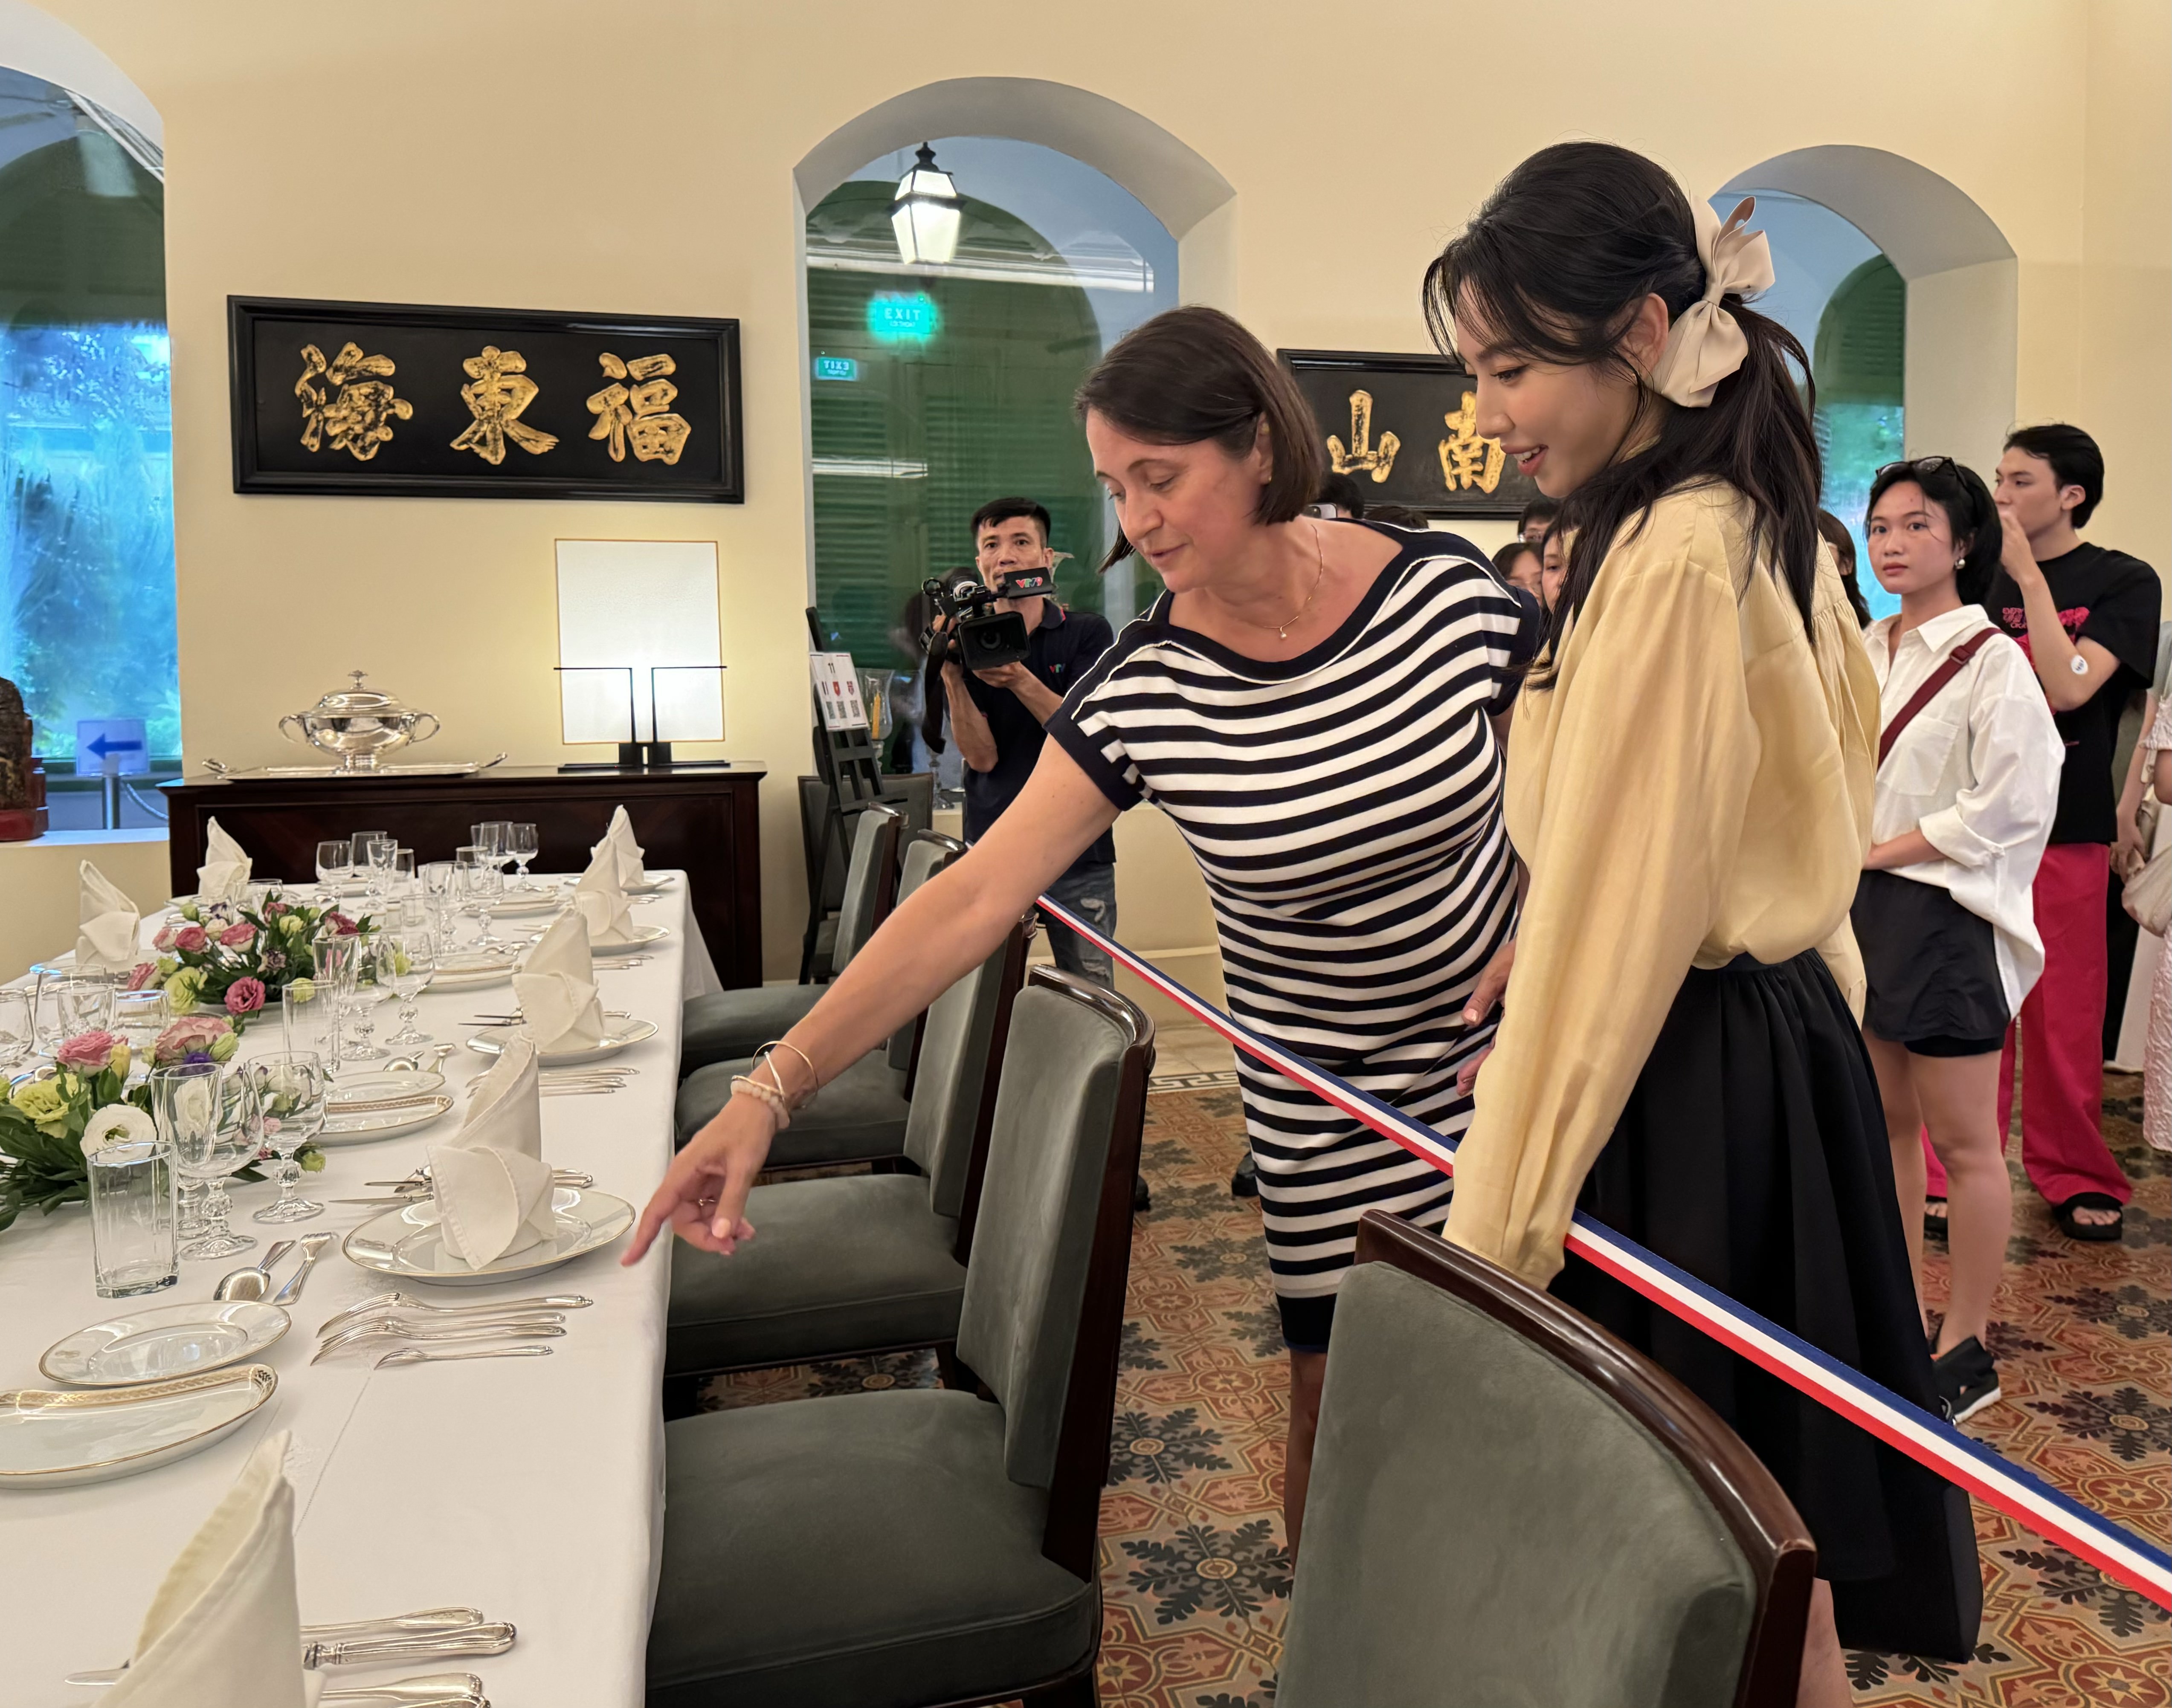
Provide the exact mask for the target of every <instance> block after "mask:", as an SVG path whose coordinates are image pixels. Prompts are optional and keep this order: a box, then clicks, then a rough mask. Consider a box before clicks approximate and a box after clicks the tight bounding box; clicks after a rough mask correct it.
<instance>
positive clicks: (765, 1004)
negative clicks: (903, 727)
mask: <svg viewBox="0 0 2172 1708" xmlns="http://www.w3.org/2000/svg"><path fill="white" fill-rule="evenodd" d="M903 822H904V821H903V819H901V817H900V816H899V814H897V813H896V812H895V811H893V810H892V809H891V808H888V807H884V806H868V807H863V808H861V810H860V817H859V822H858V824H855V825H854V826H853V830H852V864H851V866H850V867H848V868H847V872H846V874H845V906H844V911H843V913H842V914H841V915H840V916H839V917H838V922H837V937H836V948H835V950H834V951H833V953H832V959H834V960H835V962H836V965H837V967H838V968H839V969H842V968H843V967H844V965H845V964H846V963H847V961H849V960H851V959H852V956H853V955H854V954H855V953H858V949H859V947H860V945H861V944H862V943H865V942H866V941H867V940H868V938H869V937H873V936H874V933H875V927H877V926H879V925H880V924H881V923H882V922H883V920H884V916H886V915H888V913H889V912H890V898H891V897H892V895H893V894H895V892H896V888H897V839H898V834H899V827H900V826H901V824H902V823H903ZM821 994H822V987H821V986H820V985H761V986H755V988H754V989H752V990H740V991H712V993H711V994H709V995H708V996H690V997H688V998H687V999H686V1003H685V1008H684V1010H683V1011H682V1012H683V1020H682V1023H681V1025H680V1039H679V1072H680V1077H682V1078H683V1077H685V1076H686V1075H687V1074H690V1073H691V1072H693V1071H694V1070H695V1069H696V1068H697V1067H707V1066H708V1065H709V1064H710V1063H711V1062H712V1061H732V1060H734V1059H735V1058H737V1057H740V1056H747V1055H753V1054H754V1052H755V1050H759V1049H761V1046H762V1045H765V1044H766V1043H768V1042H769V1040H770V1039H772V1038H781V1037H782V1036H783V1035H784V1034H785V1033H787V1032H788V1031H789V1030H790V1029H792V1027H793V1024H794V1023H796V1022H797V1021H798V1019H799V1018H800V1017H801V1016H802V1015H804V1014H805V1013H806V1012H807V1011H808V1010H809V1008H811V1007H814V1006H815V1002H816V1000H817V999H818V998H819V997H820V996H821Z"/></svg>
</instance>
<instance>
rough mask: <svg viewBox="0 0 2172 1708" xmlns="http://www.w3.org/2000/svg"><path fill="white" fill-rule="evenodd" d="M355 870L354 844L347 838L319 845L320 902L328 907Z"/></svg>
mask: <svg viewBox="0 0 2172 1708" xmlns="http://www.w3.org/2000/svg"><path fill="white" fill-rule="evenodd" d="M353 869H354V843H353V841H352V839H350V838H348V837H346V836H337V837H334V838H333V839H331V841H325V842H320V843H318V844H317V884H318V886H319V888H320V891H321V894H320V898H319V899H320V900H321V901H322V902H323V903H324V905H325V906H327V907H329V906H331V904H332V902H333V900H335V899H336V897H337V896H338V894H339V887H340V885H341V884H344V883H346V882H347V874H348V873H350V872H352V870H353Z"/></svg>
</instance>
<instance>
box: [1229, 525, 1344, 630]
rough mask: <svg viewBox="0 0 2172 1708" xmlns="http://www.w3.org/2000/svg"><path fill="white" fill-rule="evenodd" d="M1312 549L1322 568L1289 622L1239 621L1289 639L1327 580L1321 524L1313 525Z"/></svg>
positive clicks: (1246, 619) (1325, 551) (1241, 618)
mask: <svg viewBox="0 0 2172 1708" xmlns="http://www.w3.org/2000/svg"><path fill="white" fill-rule="evenodd" d="M1312 549H1313V551H1314V552H1315V553H1317V554H1318V556H1319V558H1320V567H1319V568H1318V569H1316V570H1314V572H1313V576H1312V591H1311V592H1310V593H1309V594H1306V595H1305V596H1304V604H1301V605H1299V606H1298V608H1297V609H1296V610H1293V611H1292V612H1291V613H1290V615H1289V620H1288V622H1285V623H1280V624H1277V623H1263V622H1261V621H1259V620H1256V619H1255V618H1252V617H1239V621H1240V622H1245V623H1250V625H1251V626H1253V627H1254V628H1255V629H1272V630H1273V631H1275V638H1276V639H1277V640H1278V641H1287V640H1288V639H1289V631H1291V630H1292V629H1293V628H1295V627H1296V626H1298V623H1299V622H1301V621H1302V620H1304V614H1305V613H1306V612H1307V611H1309V610H1311V609H1312V602H1313V601H1314V599H1318V598H1319V597H1320V583H1322V582H1324V581H1325V580H1326V579H1327V548H1326V547H1325V545H1322V544H1321V543H1320V524H1318V523H1317V522H1315V523H1314V524H1312Z"/></svg>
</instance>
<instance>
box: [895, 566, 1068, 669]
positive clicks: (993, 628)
mask: <svg viewBox="0 0 2172 1708" xmlns="http://www.w3.org/2000/svg"><path fill="white" fill-rule="evenodd" d="M920 590H921V591H922V593H924V594H927V597H928V599H930V600H932V601H933V604H934V606H935V609H936V610H938V611H940V612H941V613H942V614H943V615H944V617H945V618H947V619H948V620H949V626H948V627H946V628H941V629H938V628H937V627H936V626H934V624H933V623H930V624H929V625H928V626H927V628H926V630H924V631H922V634H921V636H920V645H921V648H922V651H923V652H925V653H927V671H928V675H929V676H930V678H931V679H932V678H933V677H934V676H935V675H936V674H938V673H939V672H940V671H941V670H942V669H943V667H944V664H945V663H949V661H950V660H952V659H955V660H956V661H957V662H958V663H959V664H960V665H961V666H962V667H964V668H965V669H968V670H993V669H997V668H999V667H1000V666H1002V665H1004V664H1022V663H1024V662H1025V660H1026V658H1028V657H1029V656H1030V653H1031V652H1032V648H1031V647H1030V645H1029V644H1028V642H1027V639H1026V627H1025V619H1024V617H1022V616H1020V615H1019V614H1018V613H1017V612H1016V611H999V610H997V609H996V608H995V606H996V601H997V599H1033V598H1035V597H1052V596H1053V595H1054V594H1055V592H1056V582H1055V579H1054V577H1051V575H1050V574H1049V572H1047V571H1046V570H1045V569H1014V570H1008V571H1006V572H1004V574H1003V577H1001V578H1000V579H999V580H998V581H997V584H996V585H995V586H994V587H990V586H989V585H988V584H987V583H986V582H984V581H982V580H981V575H980V572H979V571H978V570H973V569H953V570H949V571H947V572H944V574H942V575H939V576H931V577H929V578H928V579H927V580H926V581H924V582H922V583H921V584H920Z"/></svg>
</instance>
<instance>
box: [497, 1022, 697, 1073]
mask: <svg viewBox="0 0 2172 1708" xmlns="http://www.w3.org/2000/svg"><path fill="white" fill-rule="evenodd" d="M512 1035H513V1029H512V1028H511V1027H509V1026H486V1027H484V1028H483V1029H482V1030H481V1031H480V1032H478V1033H476V1034H475V1035H474V1036H473V1037H471V1038H470V1039H468V1048H469V1049H470V1050H474V1051H475V1052H476V1054H477V1055H503V1054H504V1053H505V1040H506V1039H508V1038H510V1037H511V1036H512ZM655 1035H656V1023H655V1022H654V1021H653V1020H617V1021H613V1022H610V1024H609V1029H608V1030H606V1031H605V1034H604V1041H603V1042H602V1043H600V1044H597V1045H590V1046H589V1047H588V1048H586V1049H582V1050H544V1051H543V1052H542V1053H541V1054H540V1055H538V1056H537V1057H536V1061H537V1063H538V1064H539V1065H540V1066H544V1067H573V1066H578V1065H579V1064H580V1063H582V1062H583V1061H602V1060H603V1059H604V1058H605V1056H607V1055H617V1054H618V1053H619V1051H620V1050H627V1049H631V1048H632V1046H633V1045H637V1044H646V1043H647V1042H648V1040H649V1039H652V1038H653V1037H654V1036H655Z"/></svg>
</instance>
